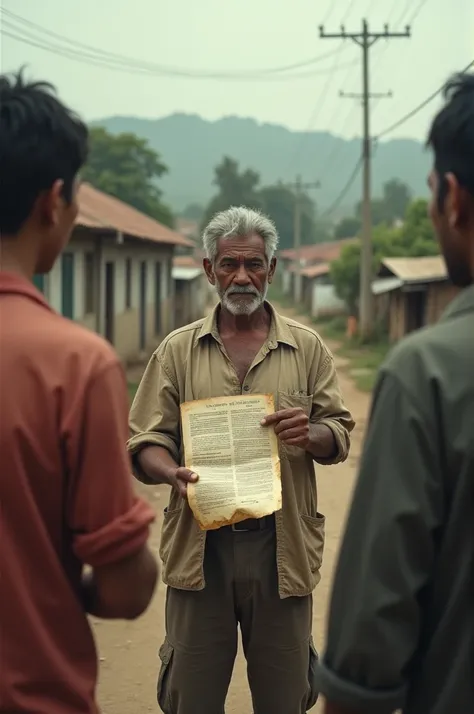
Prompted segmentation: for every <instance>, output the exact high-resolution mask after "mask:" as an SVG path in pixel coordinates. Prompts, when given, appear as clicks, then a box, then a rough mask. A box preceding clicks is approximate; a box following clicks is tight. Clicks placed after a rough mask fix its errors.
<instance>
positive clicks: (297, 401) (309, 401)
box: [277, 391, 313, 461]
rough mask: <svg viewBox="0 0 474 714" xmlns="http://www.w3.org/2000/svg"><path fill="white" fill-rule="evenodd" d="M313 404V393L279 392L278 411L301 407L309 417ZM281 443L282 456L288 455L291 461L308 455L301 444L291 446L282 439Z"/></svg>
mask: <svg viewBox="0 0 474 714" xmlns="http://www.w3.org/2000/svg"><path fill="white" fill-rule="evenodd" d="M312 405H313V395H312V394H303V393H298V392H296V393H294V394H292V393H290V392H280V391H279V392H278V407H277V408H278V411H280V409H295V408H300V409H302V410H303V411H304V413H305V414H306V416H307V417H310V416H311V409H312ZM279 445H280V452H281V454H282V456H283V457H286V458H287V459H288V460H289V461H296V460H300V459H302V458H304V457H305V456H306V451H305V450H304V449H302V448H301V447H299V446H289V445H287V444H284V443H283V442H281V441H279Z"/></svg>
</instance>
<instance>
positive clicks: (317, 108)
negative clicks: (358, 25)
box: [290, 42, 344, 168]
mask: <svg viewBox="0 0 474 714" xmlns="http://www.w3.org/2000/svg"><path fill="white" fill-rule="evenodd" d="M342 47H344V43H343V42H341V44H340V45H339V50H338V51H339V52H340V51H341V49H342ZM337 59H338V55H335V57H334V63H333V66H332V68H331V72H330V74H328V78H327V80H326V82H325V83H324V85H323V88H322V89H321V92H320V93H319V94H318V95H317V98H316V102H315V104H314V107H313V110H312V112H311V116H310V118H309V121H308V125H307V128H306V130H305V132H304V134H303V135H302V136H301V137H300V141H299V142H298V145H297V147H296V151H295V153H294V156H293V158H292V160H291V162H290V168H291V166H292V165H293V164H294V163H296V162H297V160H298V158H299V156H300V154H301V150H302V148H303V146H304V145H305V143H306V141H307V139H308V134H309V132H310V131H311V130H312V129H313V128H314V126H315V124H316V120H317V118H318V117H319V115H320V114H321V110H322V108H323V106H324V101H325V100H326V98H327V96H328V89H329V86H330V83H331V80H332V78H333V74H334V71H335V66H336V62H337Z"/></svg>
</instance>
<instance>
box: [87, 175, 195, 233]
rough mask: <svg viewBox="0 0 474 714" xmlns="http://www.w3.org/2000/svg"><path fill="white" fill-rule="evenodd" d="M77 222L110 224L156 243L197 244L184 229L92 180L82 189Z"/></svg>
mask: <svg viewBox="0 0 474 714" xmlns="http://www.w3.org/2000/svg"><path fill="white" fill-rule="evenodd" d="M76 224H77V225H80V226H85V227H86V228H109V229H112V230H116V231H119V232H121V233H123V234H124V235H129V236H132V237H134V238H138V239H140V238H141V239H144V240H148V241H153V242H154V243H167V244H171V245H182V246H193V245H194V243H193V242H192V241H190V240H189V239H187V238H185V237H184V236H182V235H181V234H180V233H177V232H176V231H173V230H171V228H167V227H166V226H163V225H162V224H161V223H158V221H155V220H154V219H153V218H150V216H147V215H145V214H144V213H141V211H137V209H136V208H133V207H132V206H129V205H128V204H127V203H124V202H123V201H120V200H119V199H118V198H114V197H113V196H109V195H108V194H106V193H103V192H102V191H99V190H98V189H96V188H94V187H93V186H91V185H90V184H88V183H83V184H82V185H81V187H80V189H79V214H78V216H77V219H76Z"/></svg>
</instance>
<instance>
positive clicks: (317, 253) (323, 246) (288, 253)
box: [278, 238, 358, 263]
mask: <svg viewBox="0 0 474 714" xmlns="http://www.w3.org/2000/svg"><path fill="white" fill-rule="evenodd" d="M357 241H358V238H344V239H343V240H332V241H328V242H326V243H314V244H313V245H303V246H301V248H300V249H299V250H298V251H295V250H293V249H292V248H290V249H288V250H282V251H280V252H279V253H278V256H279V257H280V258H281V259H283V260H295V259H296V257H299V259H300V260H301V261H304V262H305V263H315V262H317V261H324V262H326V263H329V262H331V260H337V258H339V256H340V254H341V250H342V248H343V247H344V246H345V245H350V244H351V243H355V242H357Z"/></svg>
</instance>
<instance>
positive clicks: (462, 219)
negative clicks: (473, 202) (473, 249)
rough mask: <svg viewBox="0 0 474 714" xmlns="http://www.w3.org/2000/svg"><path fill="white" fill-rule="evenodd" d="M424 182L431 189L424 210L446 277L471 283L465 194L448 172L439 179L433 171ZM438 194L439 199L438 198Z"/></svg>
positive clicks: (459, 285)
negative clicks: (445, 269)
mask: <svg viewBox="0 0 474 714" xmlns="http://www.w3.org/2000/svg"><path fill="white" fill-rule="evenodd" d="M428 185H429V187H430V189H431V201H430V205H429V210H428V213H429V216H430V218H431V221H432V223H433V226H434V229H435V232H436V235H437V238H438V240H439V244H440V246H441V252H442V253H443V256H444V259H445V261H446V267H447V270H448V274H449V277H450V279H451V281H452V283H453V284H454V285H457V286H458V287H462V288H463V287H466V286H468V285H470V284H471V282H472V275H471V267H470V261H469V253H470V245H469V240H470V238H469V232H468V230H467V223H468V205H467V196H466V195H464V192H463V189H462V188H461V187H460V186H459V183H458V181H457V179H456V177H455V176H454V174H452V173H448V174H446V175H445V176H443V177H442V178H441V177H440V176H439V175H438V173H437V172H436V171H434V170H433V171H432V172H431V174H430V177H429V179H428ZM439 196H441V198H442V202H440V201H439Z"/></svg>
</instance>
